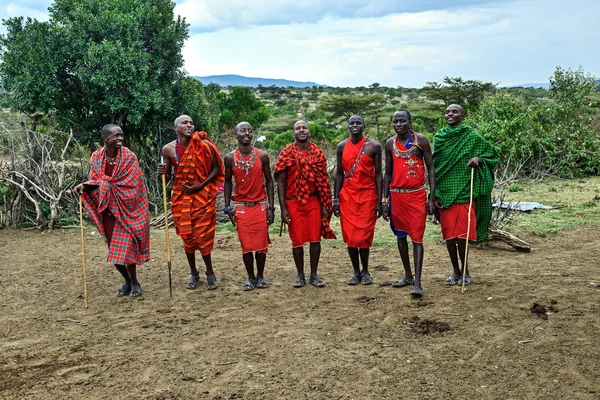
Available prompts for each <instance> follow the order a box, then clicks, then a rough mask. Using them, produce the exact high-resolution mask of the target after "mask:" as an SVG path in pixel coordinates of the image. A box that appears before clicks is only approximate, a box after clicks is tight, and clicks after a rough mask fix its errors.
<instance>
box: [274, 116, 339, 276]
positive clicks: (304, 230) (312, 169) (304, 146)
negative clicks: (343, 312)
mask: <svg viewBox="0 0 600 400" xmlns="http://www.w3.org/2000/svg"><path fill="white" fill-rule="evenodd" d="M275 179H277V193H278V194H279V203H280V206H281V219H282V221H283V222H284V223H285V224H287V225H288V226H289V233H290V239H291V240H292V254H293V256H294V262H295V264H296V269H297V271H298V277H297V278H296V280H295V281H294V287H297V288H299V287H303V286H304V285H305V284H306V278H305V277H304V247H303V245H304V243H310V279H309V283H310V284H311V285H313V286H315V287H322V286H324V282H323V280H322V279H321V278H320V277H319V275H317V267H318V266H319V258H320V257H321V236H322V237H324V238H325V239H335V234H334V233H333V231H332V230H331V227H330V226H329V220H330V218H331V188H330V187H329V177H328V175H327V157H326V156H325V153H324V152H323V150H321V149H320V148H319V147H318V146H317V145H316V144H314V143H311V142H310V130H309V129H308V124H307V123H306V122H305V121H298V122H296V123H295V124H294V143H292V144H290V145H288V146H287V147H286V148H285V149H283V150H282V151H281V153H279V157H277V161H276V162H275Z"/></svg>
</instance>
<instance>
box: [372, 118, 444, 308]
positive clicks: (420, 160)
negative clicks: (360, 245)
mask: <svg viewBox="0 0 600 400" xmlns="http://www.w3.org/2000/svg"><path fill="white" fill-rule="evenodd" d="M392 125H393V127H394V130H395V131H396V136H394V137H392V138H390V139H388V141H387V142H386V144H385V182H384V185H383V190H384V193H389V197H388V198H384V200H383V218H384V219H385V220H386V221H390V227H391V228H392V231H393V232H394V234H395V235H396V237H397V242H398V251H399V253H400V259H401V260H402V265H403V266H404V276H403V277H402V279H400V280H399V281H397V282H394V283H393V284H392V286H394V287H404V286H408V285H412V289H411V291H410V294H411V295H412V296H415V297H422V296H423V289H422V287H421V272H422V270H423V235H424V233H425V223H426V220H427V214H428V213H429V214H432V213H433V210H434V209H435V203H434V199H435V197H434V193H435V175H434V170H433V162H432V161H431V146H430V145H429V141H428V140H427V138H426V137H425V135H422V134H420V133H417V132H415V131H413V130H412V121H411V116H410V113H409V112H408V111H404V110H400V111H396V112H395V113H394V116H393V117H392ZM425 167H427V180H428V181H429V188H430V194H429V200H428V197H427V191H426V190H425ZM407 236H410V240H411V241H412V244H413V257H414V262H415V274H414V277H413V273H412V270H411V267H410V258H409V256H408V241H407V240H406V237H407Z"/></svg>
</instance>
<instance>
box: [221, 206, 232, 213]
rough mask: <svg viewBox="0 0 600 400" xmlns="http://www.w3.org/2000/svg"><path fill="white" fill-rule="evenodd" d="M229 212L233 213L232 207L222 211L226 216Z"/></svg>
mask: <svg viewBox="0 0 600 400" xmlns="http://www.w3.org/2000/svg"><path fill="white" fill-rule="evenodd" d="M229 211H233V207H231V206H228V207H225V208H224V209H223V214H227V213H228V212H229Z"/></svg>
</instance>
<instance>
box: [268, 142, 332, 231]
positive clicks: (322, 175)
mask: <svg viewBox="0 0 600 400" xmlns="http://www.w3.org/2000/svg"><path fill="white" fill-rule="evenodd" d="M292 166H295V167H296V168H297V172H298V173H297V174H296V177H295V178H294V179H293V180H292V179H290V176H289V175H288V181H287V188H286V192H287V189H289V188H290V187H295V197H296V201H297V202H298V204H299V205H305V204H307V203H308V201H309V195H310V194H312V193H311V192H310V185H311V183H313V184H314V185H315V186H316V189H317V197H318V199H319V203H320V204H322V205H324V206H325V207H326V208H327V209H328V210H329V212H330V213H331V210H332V202H331V187H330V186H329V175H328V174H327V157H326V156H325V152H323V150H321V149H320V148H319V147H318V146H317V145H316V144H314V143H309V145H308V149H307V150H306V151H305V152H303V151H302V150H301V149H300V147H298V145H297V144H296V143H292V144H289V145H287V146H286V147H285V149H283V150H282V151H281V153H280V154H279V157H277V161H276V162H275V171H274V173H275V177H277V175H278V174H279V173H280V172H281V171H283V170H286V169H288V168H290V167H292ZM313 197H314V196H313ZM330 218H331V216H330ZM321 236H323V237H324V238H325V239H335V234H334V233H333V230H332V229H331V227H330V226H329V219H327V218H321Z"/></svg>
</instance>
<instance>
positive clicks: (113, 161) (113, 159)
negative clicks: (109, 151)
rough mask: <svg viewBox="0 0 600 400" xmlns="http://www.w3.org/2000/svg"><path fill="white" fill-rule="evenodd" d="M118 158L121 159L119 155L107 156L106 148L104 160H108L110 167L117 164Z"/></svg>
mask: <svg viewBox="0 0 600 400" xmlns="http://www.w3.org/2000/svg"><path fill="white" fill-rule="evenodd" d="M117 157H119V153H117V155H116V156H114V157H109V156H107V155H106V147H105V148H104V158H105V159H106V163H107V164H110V165H115V164H116V163H117Z"/></svg>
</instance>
